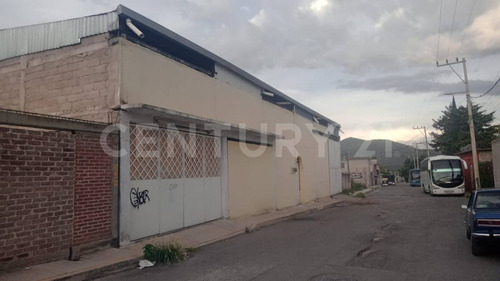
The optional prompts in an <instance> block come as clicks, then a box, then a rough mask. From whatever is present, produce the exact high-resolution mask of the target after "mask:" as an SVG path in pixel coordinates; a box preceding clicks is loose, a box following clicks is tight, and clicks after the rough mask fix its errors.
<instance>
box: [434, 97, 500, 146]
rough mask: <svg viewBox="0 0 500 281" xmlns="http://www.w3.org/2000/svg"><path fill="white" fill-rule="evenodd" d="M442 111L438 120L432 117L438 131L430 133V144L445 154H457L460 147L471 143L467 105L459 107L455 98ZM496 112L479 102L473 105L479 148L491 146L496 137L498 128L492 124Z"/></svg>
mask: <svg viewBox="0 0 500 281" xmlns="http://www.w3.org/2000/svg"><path fill="white" fill-rule="evenodd" d="M442 113H443V115H442V116H441V117H439V118H438V119H437V120H434V119H432V121H433V122H434V123H433V125H432V127H434V128H435V129H436V130H437V132H431V133H430V135H431V136H432V137H433V140H432V141H431V142H430V143H429V145H430V146H431V147H432V148H434V149H435V150H436V151H441V152H442V153H443V154H455V153H457V152H459V151H460V148H462V147H464V146H466V145H469V144H470V132H469V123H468V112H467V107H465V106H460V107H457V105H456V104H455V99H454V98H453V101H452V103H451V104H450V106H447V107H446V108H445V110H444V111H442ZM494 113H495V112H490V113H486V111H485V110H482V107H481V106H480V105H478V104H473V105H472V116H473V119H474V127H475V130H476V143H477V147H478V148H489V147H491V141H493V140H494V139H495V138H496V135H497V129H496V128H495V126H492V125H491V123H492V122H493V119H494V117H493V114H494Z"/></svg>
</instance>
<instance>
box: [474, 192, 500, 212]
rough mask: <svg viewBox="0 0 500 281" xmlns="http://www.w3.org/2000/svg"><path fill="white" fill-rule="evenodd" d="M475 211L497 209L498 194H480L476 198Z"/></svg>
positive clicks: (499, 203)
mask: <svg viewBox="0 0 500 281" xmlns="http://www.w3.org/2000/svg"><path fill="white" fill-rule="evenodd" d="M476 208H477V209H499V208H500V192H481V193H477V196H476Z"/></svg>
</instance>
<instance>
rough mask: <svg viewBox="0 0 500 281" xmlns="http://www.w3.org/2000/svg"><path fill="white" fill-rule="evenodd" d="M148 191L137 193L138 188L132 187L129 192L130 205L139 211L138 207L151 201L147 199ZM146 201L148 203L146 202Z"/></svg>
mask: <svg viewBox="0 0 500 281" xmlns="http://www.w3.org/2000/svg"><path fill="white" fill-rule="evenodd" d="M148 194H149V190H147V189H146V190H144V191H139V188H135V187H132V189H131V190H130V203H131V204H132V206H133V207H134V208H137V209H139V206H140V205H142V204H146V202H148V201H151V199H149V195H148ZM146 199H148V201H146Z"/></svg>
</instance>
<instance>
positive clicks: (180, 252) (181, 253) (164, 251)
mask: <svg viewBox="0 0 500 281" xmlns="http://www.w3.org/2000/svg"><path fill="white" fill-rule="evenodd" d="M142 250H143V254H144V259H146V260H148V261H150V262H154V263H176V262H180V261H185V260H187V259H188V258H189V253H194V252H195V251H196V249H194V248H184V247H182V246H181V245H180V244H178V243H176V242H172V243H169V244H162V245H153V244H146V245H144V247H143V248H142Z"/></svg>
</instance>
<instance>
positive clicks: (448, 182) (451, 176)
mask: <svg viewBox="0 0 500 281" xmlns="http://www.w3.org/2000/svg"><path fill="white" fill-rule="evenodd" d="M431 167H432V182H433V183H434V184H435V185H437V186H440V187H457V186H459V185H461V184H462V183H463V181H464V178H463V175H462V163H461V162H460V160H454V159H453V160H435V161H432V163H431Z"/></svg>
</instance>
